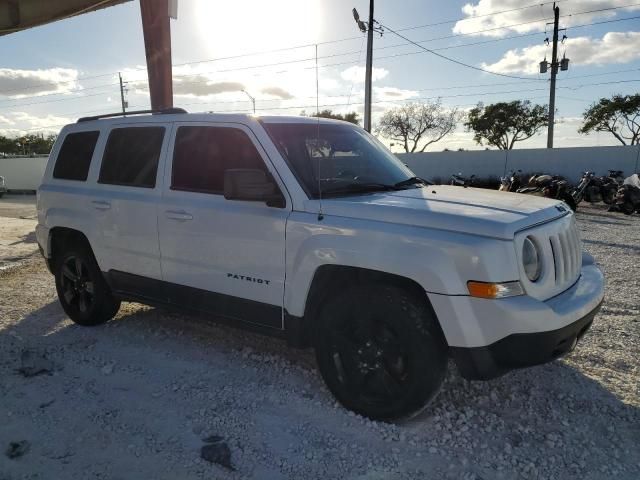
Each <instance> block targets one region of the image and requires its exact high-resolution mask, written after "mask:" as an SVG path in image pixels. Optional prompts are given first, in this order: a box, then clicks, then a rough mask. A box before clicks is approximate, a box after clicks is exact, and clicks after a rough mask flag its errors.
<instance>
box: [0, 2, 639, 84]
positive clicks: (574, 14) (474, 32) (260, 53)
mask: <svg viewBox="0 0 640 480" xmlns="http://www.w3.org/2000/svg"><path fill="white" fill-rule="evenodd" d="M560 1H571V0H560ZM550 3H553V2H543V3H537V4H530V5H526V6H522V7H518V8H513V9H508V10H500V11H497V12H491V13H487V14H483V15H477V16H472V17H466V18H462V19H456V20H445V21H441V22H436V23H432V24H424V25H417V26H413V27H405V28H402V29H398V30H396V31H394V32H396V33H397V32H401V31H408V30H416V29H420V28H426V27H431V26H437V25H442V24H445V23H453V22H456V21H466V20H472V19H475V18H481V17H488V16H493V15H500V14H503V13H507V12H512V11H517V10H524V9H527V8H533V7H538V6H543V5H546V4H550ZM638 5H640V3H633V4H628V5H622V6H617V7H606V8H600V9H594V10H588V11H584V12H577V13H573V14H568V15H566V16H568V17H571V16H578V15H585V14H590V13H599V12H604V11H610V10H617V9H624V8H631V7H634V6H638ZM637 18H640V16H636V17H629V18H623V19H614V20H606V21H601V22H593V23H590V24H584V25H575V26H573V27H571V28H581V27H586V26H593V25H601V24H605V23H613V22H618V21H625V20H634V19H637ZM547 19H548V18H541V19H539V20H533V21H528V22H521V23H516V24H510V25H503V26H500V27H493V28H488V29H482V30H475V31H472V32H466V33H459V34H451V35H446V36H440V37H434V38H430V39H426V40H421V41H418V42H414V41H409V44H413V45H416V44H417V43H427V42H433V41H436V40H445V39H449V38H457V37H461V36H469V35H477V34H480V33H486V32H490V31H495V30H502V29H508V28H513V27H517V26H522V25H526V24H531V23H537V22H542V21H544V20H547ZM389 30H391V29H389ZM532 35H535V34H534V33H531V34H521V35H514V36H510V37H503V38H500V39H491V40H485V41H481V42H474V43H469V44H464V45H459V46H455V45H452V46H447V47H440V48H438V49H433V50H443V49H451V48H460V47H463V46H473V45H481V44H483V43H491V42H497V41H503V40H506V39H508V38H520V37H525V36H532ZM360 38H361V37H349V38H342V39H336V40H328V41H324V42H317V44H318V45H326V44H332V43H339V42H344V41H348V40H355V39H360ZM404 38H406V37H404ZM313 45H314V44H304V45H296V46H292V47H285V48H280V49H273V50H266V51H260V52H249V53H244V54H239V55H233V56H227V57H217V58H211V59H205V60H198V61H193V62H184V63H178V64H174V65H173V66H174V67H178V66H185V65H196V64H202V63H209V62H215V61H220V60H231V59H238V58H243V57H248V56H256V55H263V54H268V53H276V52H282V51H290V50H296V49H301V48H305V47H311V46H313ZM404 45H408V44H398V45H390V46H383V47H379V48H378V49H377V50H382V49H387V48H395V47H399V46H404ZM417 46H419V47H421V46H420V45H417ZM421 48H422V47H421ZM355 53H358V52H357V51H352V52H346V53H339V54H333V55H327V56H323V57H319V58H320V59H323V58H333V57H339V56H347V55H351V54H355ZM411 54H413V53H409V54H406V55H411ZM396 56H402V55H396ZM393 57H395V56H393ZM382 58H392V57H390V56H388V57H382ZM310 60H313V59H311V58H309V59H300V60H292V61H287V62H276V63H272V64H266V65H259V66H247V67H241V68H238V69H225V70H219V71H215V72H202V73H216V72H229V71H236V70H246V69H251V68H264V67H268V66H277V65H283V64H287V63H300V62H304V61H310ZM350 63H353V62H350ZM344 64H346V63H341V64H332V65H326V66H339V65H344ZM320 67H321V68H324V67H325V66H323V65H321V66H320ZM133 70H144V69H143V68H141V69H133ZM117 73H118V72H108V73H103V74H98V75H91V76H83V77H77V78H74V79H70V80H64V81H60V82H55V83H54V82H46V83H41V84H36V85H31V86H29V87H23V88H15V89H7V90H1V91H0V95H6V94H7V93H11V92H18V91H26V90H33V89H35V88H41V87H49V86H53V87H56V86H59V85H61V84H67V83H76V82H78V81H82V80H90V79H95V78H101V77H105V76H115V75H116V74H117ZM195 75H197V74H195ZM57 94H59V93H52V94H46V95H57ZM36 96H37V95H36ZM42 96H44V95H42Z"/></svg>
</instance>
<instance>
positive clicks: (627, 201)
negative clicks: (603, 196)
mask: <svg viewBox="0 0 640 480" xmlns="http://www.w3.org/2000/svg"><path fill="white" fill-rule="evenodd" d="M609 211H610V212H622V213H624V214H626V215H631V214H632V213H633V212H638V213H640V178H638V174H637V173H634V174H633V175H631V176H630V177H628V178H626V179H625V180H624V183H623V184H622V185H621V186H620V188H619V189H618V191H617V192H616V198H615V204H614V205H612V206H611V208H609Z"/></svg>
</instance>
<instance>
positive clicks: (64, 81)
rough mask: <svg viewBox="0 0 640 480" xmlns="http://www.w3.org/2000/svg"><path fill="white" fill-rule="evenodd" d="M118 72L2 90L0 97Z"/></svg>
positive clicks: (112, 73)
mask: <svg viewBox="0 0 640 480" xmlns="http://www.w3.org/2000/svg"><path fill="white" fill-rule="evenodd" d="M116 73H118V72H110V73H102V74H100V75H91V76H88V77H77V78H74V79H71V80H61V81H59V82H46V83H39V84H36V85H31V86H29V87H22V88H12V89H8V90H0V95H3V96H10V95H5V94H6V93H7V92H18V91H24V90H33V89H34V88H40V87H50V86H53V87H57V86H58V85H60V84H66V83H75V82H79V81H80V80H91V79H94V78H101V77H108V76H111V75H114V74H116Z"/></svg>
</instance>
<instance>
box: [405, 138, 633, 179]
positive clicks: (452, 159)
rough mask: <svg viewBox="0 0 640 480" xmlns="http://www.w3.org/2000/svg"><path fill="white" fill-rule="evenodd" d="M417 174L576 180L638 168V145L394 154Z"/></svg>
mask: <svg viewBox="0 0 640 480" xmlns="http://www.w3.org/2000/svg"><path fill="white" fill-rule="evenodd" d="M396 155H397V156H398V158H400V160H401V161H403V162H404V163H406V164H407V165H408V166H409V168H410V169H411V170H413V172H414V173H415V174H416V175H418V176H419V177H424V178H437V177H439V178H441V179H442V180H443V181H446V180H448V179H449V177H450V176H451V175H452V174H454V173H458V172H462V174H463V175H465V176H470V175H472V174H474V175H476V176H477V177H480V178H485V177H490V176H493V177H500V176H502V175H504V174H505V173H507V172H509V171H510V170H522V171H523V172H526V173H534V172H541V173H550V174H554V175H562V176H563V177H565V178H567V179H568V180H569V181H572V182H577V181H578V179H579V178H580V176H581V175H582V172H583V171H585V170H589V171H592V172H595V173H596V175H606V174H607V170H609V169H612V170H622V171H623V172H624V174H625V176H629V175H631V174H632V173H635V172H638V168H639V165H638V163H639V155H640V146H619V147H576V148H553V149H546V148H531V149H517V150H508V151H506V150H469V151H463V152H425V153H399V154H396Z"/></svg>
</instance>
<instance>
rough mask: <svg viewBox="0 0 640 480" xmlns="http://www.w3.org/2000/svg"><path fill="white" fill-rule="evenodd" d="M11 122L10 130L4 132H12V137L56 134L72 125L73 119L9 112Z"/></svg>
mask: <svg viewBox="0 0 640 480" xmlns="http://www.w3.org/2000/svg"><path fill="white" fill-rule="evenodd" d="M9 115H10V116H11V117H13V120H11V121H12V122H13V123H11V124H10V125H12V128H10V129H6V130H5V131H6V132H12V134H13V135H17V134H21V133H40V132H45V133H57V132H59V131H60V129H61V128H62V127H63V126H65V125H67V124H68V123H73V122H74V121H75V119H71V118H68V117H61V116H58V115H51V114H49V115H33V114H31V113H27V112H11V113H9Z"/></svg>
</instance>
